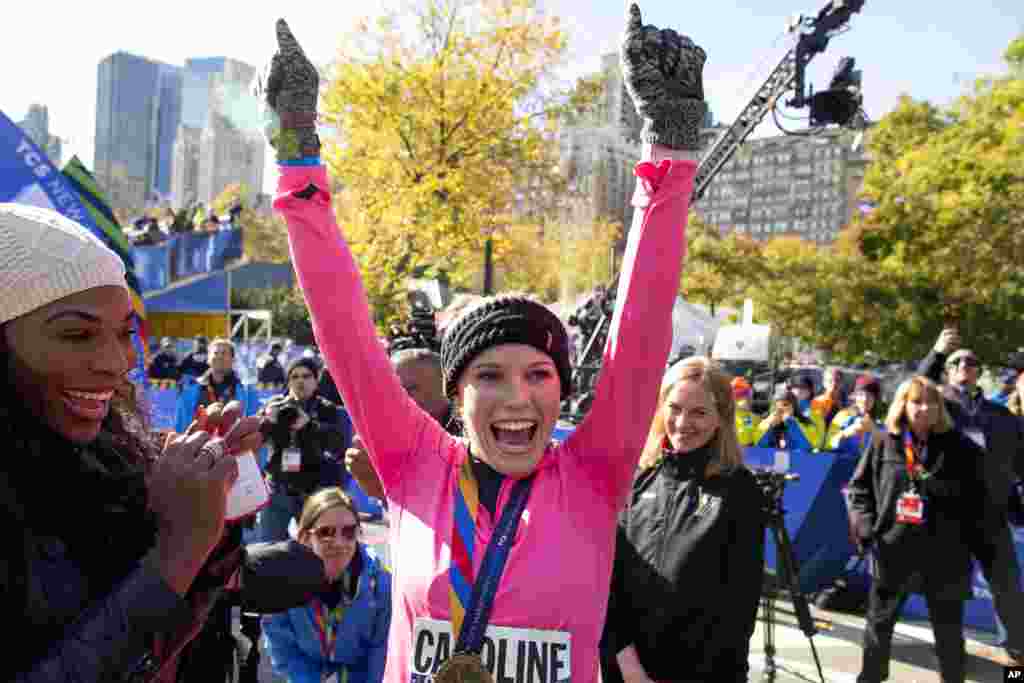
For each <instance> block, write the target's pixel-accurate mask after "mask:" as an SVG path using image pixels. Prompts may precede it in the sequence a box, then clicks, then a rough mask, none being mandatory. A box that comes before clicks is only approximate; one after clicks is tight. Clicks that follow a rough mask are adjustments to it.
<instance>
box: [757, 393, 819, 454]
mask: <svg viewBox="0 0 1024 683" xmlns="http://www.w3.org/2000/svg"><path fill="white" fill-rule="evenodd" d="M797 405H798V403H797V398H796V397H795V396H794V395H793V393H792V392H791V391H790V390H789V389H787V388H786V387H784V386H780V387H777V388H776V389H775V396H774V402H773V405H772V412H771V413H769V414H768V417H766V418H765V419H763V420H761V424H760V425H758V427H757V432H758V436H757V446H758V448H782V449H788V450H791V451H807V452H810V451H813V450H815V449H816V448H817V444H819V443H820V441H821V433H820V431H819V428H818V425H817V423H816V422H815V421H814V420H813V419H812V418H810V417H807V416H806V415H804V414H802V413H800V412H799V411H798V410H797Z"/></svg>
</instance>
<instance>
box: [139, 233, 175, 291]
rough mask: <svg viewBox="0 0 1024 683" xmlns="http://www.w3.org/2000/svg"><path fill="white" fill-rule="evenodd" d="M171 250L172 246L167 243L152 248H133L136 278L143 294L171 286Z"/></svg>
mask: <svg viewBox="0 0 1024 683" xmlns="http://www.w3.org/2000/svg"><path fill="white" fill-rule="evenodd" d="M171 248H172V246H171V244H169V243H166V242H165V243H164V244H158V245H155V246H152V247H133V248H132V255H133V256H134V257H135V277H137V278H138V280H139V284H140V286H141V287H142V291H143V292H148V291H151V290H154V289H163V288H165V287H167V285H169V284H171V280H172V276H171Z"/></svg>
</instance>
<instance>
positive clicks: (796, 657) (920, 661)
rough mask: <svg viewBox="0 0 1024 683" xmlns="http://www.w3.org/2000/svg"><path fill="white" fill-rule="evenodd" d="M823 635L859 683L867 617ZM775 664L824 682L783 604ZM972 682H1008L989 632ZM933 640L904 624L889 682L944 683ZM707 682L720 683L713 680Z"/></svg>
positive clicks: (844, 680)
mask: <svg viewBox="0 0 1024 683" xmlns="http://www.w3.org/2000/svg"><path fill="white" fill-rule="evenodd" d="M811 614H812V616H813V617H814V619H815V624H816V625H817V627H818V629H819V632H818V634H817V635H815V636H813V638H812V639H811V640H813V642H814V646H815V647H816V648H817V651H818V657H819V659H820V660H821V666H822V670H823V673H824V676H825V681H826V682H827V683H855V681H856V680H857V673H858V672H859V671H860V658H861V646H860V642H861V635H862V634H863V632H864V619H863V617H860V616H856V615H850V614H842V613H839V612H829V611H825V610H819V609H817V608H815V607H813V606H812V607H811ZM762 617H763V615H762V614H758V622H757V627H756V629H755V631H754V636H753V638H751V640H750V679H749V680H750V683H760V681H762V680H763V678H762V676H763V671H764V647H763V645H764V641H763V638H764V622H763V621H762ZM775 618H776V626H775V649H776V654H775V663H776V666H777V669H776V675H775V681H776V682H777V683H807V682H809V681H810V682H814V681H820V679H819V678H818V674H817V669H816V668H815V665H814V658H813V655H812V654H811V648H810V644H809V642H808V639H807V637H806V636H805V635H804V634H803V632H802V631H801V630H800V628H799V625H798V623H797V620H796V616H795V613H794V610H793V607H792V605H791V604H790V603H788V602H786V601H783V600H780V601H778V602H777V603H776V608H775ZM966 635H967V683H1003V681H1004V678H1003V652H1002V648H997V647H995V646H994V645H993V642H994V636H993V634H990V633H983V632H975V631H968V632H967V634H966ZM933 643H934V640H933V638H932V631H931V628H930V627H929V625H928V623H927V622H900V623H899V624H897V626H896V634H895V636H894V638H893V648H892V662H891V664H890V672H889V680H890V681H892V682H893V683H941V678H940V677H939V673H938V664H937V662H936V661H935V656H934V652H933V650H932V646H933ZM260 663H261V668H260V683H286V681H285V679H284V678H280V677H276V676H274V674H273V672H272V670H271V668H270V662H269V658H267V657H262V658H261V662H260ZM707 683H715V682H713V681H708V682H707Z"/></svg>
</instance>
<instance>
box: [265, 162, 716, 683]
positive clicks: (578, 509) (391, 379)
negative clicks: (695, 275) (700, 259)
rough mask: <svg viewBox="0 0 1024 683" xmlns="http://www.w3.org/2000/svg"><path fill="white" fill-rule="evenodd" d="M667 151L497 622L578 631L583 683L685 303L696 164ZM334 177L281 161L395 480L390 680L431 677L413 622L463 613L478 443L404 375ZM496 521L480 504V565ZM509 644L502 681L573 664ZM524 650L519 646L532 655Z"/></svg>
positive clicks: (346, 384)
mask: <svg viewBox="0 0 1024 683" xmlns="http://www.w3.org/2000/svg"><path fill="white" fill-rule="evenodd" d="M662 164H663V166H662V167H661V168H660V169H656V168H655V167H654V166H653V165H652V164H649V163H648V164H646V168H639V167H638V173H640V172H643V173H642V175H643V176H645V177H646V178H649V179H643V180H641V181H640V182H638V186H637V192H636V195H635V196H634V205H636V206H637V207H638V208H639V209H641V210H643V212H644V216H643V220H642V223H641V224H640V225H639V226H638V227H639V229H637V227H634V229H633V230H632V231H631V234H630V236H629V241H628V244H627V247H626V254H625V259H624V261H623V267H622V274H621V278H620V282H619V291H618V298H617V304H616V310H615V313H614V316H613V318H612V323H611V329H610V331H609V335H608V344H607V347H606V348H605V351H604V364H603V370H602V372H601V376H600V379H599V381H598V385H597V388H596V392H595V398H594V402H593V405H592V408H591V410H590V412H589V414H588V415H587V417H586V419H585V420H584V421H583V422H582V423H581V424H580V426H579V427H578V428H577V429H576V430H575V431H574V432H573V433H572V435H571V436H569V437H568V438H567V439H566V440H565V442H563V443H562V444H560V445H552V446H550V447H548V449H547V451H546V453H545V454H544V456H543V457H542V458H541V461H540V463H539V464H538V466H537V476H536V478H535V480H534V484H533V489H532V492H531V495H530V499H529V503H528V505H527V507H526V511H525V512H524V513H523V516H522V518H521V521H520V524H519V528H518V531H517V532H516V537H515V540H514V542H513V545H512V548H511V551H510V554H509V557H508V562H507V564H506V566H505V570H504V573H503V575H502V577H501V581H500V585H499V588H498V591H497V595H496V597H495V599H494V606H493V610H492V612H491V618H490V621H489V624H491V625H492V626H504V627H513V628H520V629H527V628H528V629H539V630H542V631H557V632H562V633H563V634H564V633H568V639H569V641H570V652H571V655H570V656H569V657H568V658H567V663H568V664H569V666H571V679H572V681H573V682H574V683H576V682H579V683H596V681H597V680H598V652H597V644H598V640H599V639H600V635H601V629H602V626H603V623H604V617H605V609H606V605H607V598H608V589H609V580H610V574H611V564H612V557H613V551H614V531H615V520H616V515H617V513H618V511H619V509H620V508H621V506H622V504H623V502H624V499H625V496H626V495H627V493H628V490H629V486H630V483H631V480H632V475H633V472H634V468H635V467H636V463H637V459H638V458H639V455H640V452H641V450H642V448H643V444H644V441H645V439H646V436H647V432H648V429H649V427H650V422H651V418H652V415H653V414H654V409H655V405H656V401H657V393H658V387H659V384H660V381H661V376H662V374H663V372H664V369H665V361H666V359H667V356H668V353H669V350H670V346H671V341H672V304H673V301H674V299H675V297H676V293H677V292H678V290H679V276H680V269H681V268H682V259H683V255H684V251H685V225H686V218H687V212H688V208H689V199H690V195H691V192H692V185H693V176H694V174H695V172H696V164H695V163H694V162H692V161H672V162H668V161H665V162H662ZM641 166H644V164H641ZM665 166H668V169H667V172H665V171H666V168H665ZM659 171H660V172H661V173H659ZM662 174H663V177H658V176H660V175H662ZM310 184H312V185H314V186H315V187H316V188H318V191H317V192H316V193H315V194H314V195H313V196H312V197H311V198H309V199H303V198H300V197H296V196H295V194H296V192H298V191H301V190H303V189H305V188H307V187H308V186H309V185H310ZM327 187H329V185H328V181H327V174H326V172H325V170H324V168H323V167H322V166H314V167H301V166H299V167H282V168H281V177H280V181H279V184H278V194H277V197H276V199H275V201H274V207H275V208H276V209H277V210H278V211H279V212H280V213H281V214H282V215H283V217H284V218H285V220H286V222H287V224H288V236H289V242H290V245H291V252H292V258H293V263H294V264H295V270H296V272H297V274H298V279H299V283H300V285H301V287H302V291H303V293H304V294H305V298H306V303H307V304H308V306H309V309H310V312H311V315H312V319H313V328H314V332H315V334H316V339H317V342H318V344H319V345H320V348H321V350H322V351H323V353H324V356H325V357H326V359H327V365H328V367H329V368H330V371H331V375H332V376H333V377H334V380H335V382H336V383H337V386H338V388H339V390H340V391H341V394H342V396H343V397H344V400H345V405H346V407H347V408H348V410H349V412H350V414H351V416H352V420H353V422H354V423H355V426H356V430H357V431H358V433H359V435H360V436H361V437H362V439H363V442H364V443H365V444H366V447H367V450H368V452H369V455H370V459H371V461H372V463H373V465H374V467H375V468H376V470H377V473H378V474H379V476H380V478H381V481H382V483H383V484H384V488H385V491H386V493H387V498H388V503H389V506H390V522H391V530H390V534H391V537H390V541H391V549H392V551H391V552H392V556H393V562H394V567H393V585H394V589H393V604H392V618H391V632H390V636H389V643H388V661H387V667H386V671H385V676H384V679H385V681H387V682H388V683H426V681H427V679H426V678H423V677H421V676H417V675H414V673H415V672H414V670H413V667H412V666H411V658H412V656H413V652H414V647H416V645H417V644H416V643H414V642H413V632H414V627H415V625H416V622H417V620H419V619H425V618H426V619H433V620H438V621H449V611H450V610H449V592H448V589H449V580H448V567H449V560H450V548H451V538H452V531H453V529H452V525H453V501H454V494H455V487H456V477H457V472H458V468H459V466H460V465H461V464H462V463H463V462H464V461H465V460H466V458H467V457H468V452H467V448H466V444H465V442H464V441H462V440H460V439H456V438H453V437H451V436H449V435H448V434H447V433H446V432H445V430H444V429H442V427H441V426H440V425H439V424H438V423H437V422H436V421H435V420H434V419H432V418H431V417H430V416H429V415H428V414H427V413H425V412H423V411H422V410H420V409H419V407H417V405H416V404H415V403H414V402H413V401H412V399H410V398H409V397H408V395H407V394H406V393H405V391H404V390H403V389H402V386H401V384H400V383H399V380H398V377H397V375H396V374H395V372H394V370H393V369H392V366H391V363H390V361H389V359H388V357H387V355H386V353H385V350H384V348H383V346H382V345H381V344H380V342H379V341H378V338H377V332H376V330H375V329H374V326H373V323H372V320H371V318H370V311H369V306H368V303H367V299H366V294H365V291H364V289H363V286H362V282H361V280H360V277H359V273H358V270H357V268H356V264H355V262H354V260H353V258H352V254H351V252H350V251H349V248H348V246H347V245H346V243H345V241H344V240H343V239H342V236H341V232H340V231H339V229H338V225H337V223H336V222H335V218H334V213H333V211H332V210H331V207H330V196H329V194H328V192H327V191H326V188H327ZM512 483H513V482H512V481H511V480H509V479H506V480H505V482H504V483H503V485H502V487H501V492H500V494H499V496H498V504H497V514H498V515H500V514H501V509H502V507H503V506H504V505H505V503H506V501H507V500H508V497H509V493H510V490H511V485H512ZM494 524H495V520H494V519H492V518H491V516H490V514H489V513H488V511H487V510H486V509H485V508H484V507H483V506H481V507H480V508H479V513H478V522H477V528H476V541H475V547H476V548H477V551H476V552H475V553H474V564H475V566H474V572H475V571H477V570H478V569H479V566H480V562H481V560H482V558H483V555H484V553H483V548H485V547H486V545H487V543H488V541H489V540H490V537H491V531H492V529H493V526H494ZM421 640H422V639H421ZM452 644H454V643H452ZM420 645H421V646H422V643H420ZM524 647H525V646H524ZM497 650H498V648H497V646H495V648H494V650H493V651H492V652H490V653H488V656H485V657H484V659H485V661H486V660H488V659H489V657H490V656H493V659H492V660H491V661H494V662H495V663H496V667H497V671H496V672H495V680H496V681H497V683H513V681H514V682H516V683H555V681H554V680H549V679H558V680H564V678H565V676H564V673H565V672H564V670H561V671H560V670H558V669H555V668H552V667H554V666H555V664H554V658H555V655H554V654H553V652H554V650H552V654H551V662H549V664H550V666H548V668H547V671H548V672H550V673H551V674H552V675H551V676H541V675H539V673H538V672H539V670H540V668H541V663H540V662H541V660H540V659H539V655H538V657H535V658H534V659H533V660H530V661H529V662H527V664H525V665H524V664H522V662H520V664H519V666H520V668H519V669H518V674H517V670H516V668H515V665H514V664H513V663H512V662H513V661H519V660H514V654H515V653H513V652H508V653H505V652H502V653H501V655H500V658H499V657H498V656H497V654H496V652H497ZM524 652H526V650H525V649H523V650H522V651H520V652H519V656H520V659H522V657H523V653H524ZM538 652H539V651H538ZM439 654H440V653H439V652H438V651H437V650H436V649H434V650H430V654H429V655H427V654H425V653H424V652H422V651H419V656H420V657H421V661H420V665H422V664H423V662H425V661H428V660H427V657H428V656H430V657H432V658H433V659H434V660H435V665H434V668H436V660H438V659H441V658H442V657H440V656H437V655H439ZM532 654H538V653H532ZM532 654H531V656H532ZM499 660H500V661H499ZM506 660H507V661H506ZM523 661H525V660H523ZM531 664H532V665H535V666H531ZM421 670H422V669H421Z"/></svg>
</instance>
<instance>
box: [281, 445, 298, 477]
mask: <svg viewBox="0 0 1024 683" xmlns="http://www.w3.org/2000/svg"><path fill="white" fill-rule="evenodd" d="M281 471H282V472H292V473H294V472H301V471H302V451H300V450H299V449H298V448H286V449H284V452H282V453H281Z"/></svg>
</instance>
